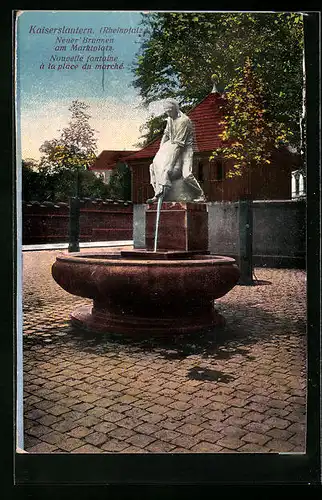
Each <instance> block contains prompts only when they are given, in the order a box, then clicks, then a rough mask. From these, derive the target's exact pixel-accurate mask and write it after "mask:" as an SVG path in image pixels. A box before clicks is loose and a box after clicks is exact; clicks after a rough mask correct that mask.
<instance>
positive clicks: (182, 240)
mask: <svg viewBox="0 0 322 500" xmlns="http://www.w3.org/2000/svg"><path fill="white" fill-rule="evenodd" d="M156 214H157V204H156V203H153V204H151V205H148V206H147V208H146V230H145V234H146V249H147V250H152V249H153V245H154V231H155V223H156ZM157 248H158V250H181V251H199V252H206V251H207V250H208V212H207V204H206V203H189V202H187V203H183V202H164V203H163V204H162V208H161V213H160V226H159V236H158V247H157Z"/></svg>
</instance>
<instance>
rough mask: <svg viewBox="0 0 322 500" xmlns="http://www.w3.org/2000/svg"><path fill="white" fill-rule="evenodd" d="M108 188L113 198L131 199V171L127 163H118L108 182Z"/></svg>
mask: <svg viewBox="0 0 322 500" xmlns="http://www.w3.org/2000/svg"><path fill="white" fill-rule="evenodd" d="M108 189H109V194H110V196H111V198H113V199H118V200H130V199H131V171H130V169H129V167H128V166H127V165H126V164H125V163H121V162H120V163H117V165H116V167H115V168H114V170H113V172H112V175H111V178H110V182H109V183H108Z"/></svg>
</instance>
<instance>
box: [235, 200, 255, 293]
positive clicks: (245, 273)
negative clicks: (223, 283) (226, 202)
mask: <svg viewBox="0 0 322 500" xmlns="http://www.w3.org/2000/svg"><path fill="white" fill-rule="evenodd" d="M238 219H239V270H240V278H239V284H240V285H253V284H254V281H253V204H252V201H251V200H240V201H239V206H238Z"/></svg>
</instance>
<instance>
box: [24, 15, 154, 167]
mask: <svg viewBox="0 0 322 500" xmlns="http://www.w3.org/2000/svg"><path fill="white" fill-rule="evenodd" d="M141 20H142V13H140V12H109V11H100V12H98V11H93V12H90V11H83V12H82V11H54V12H52V11H48V12H46V11H41V12H39V11H38V12H37V11H22V12H21V13H20V15H19V17H18V20H17V51H16V54H17V96H18V113H20V121H21V150H22V157H23V158H28V157H29V158H30V157H32V158H36V159H37V158H39V155H40V153H39V147H40V145H41V144H42V143H43V142H44V140H49V139H53V138H54V137H58V136H59V130H60V129H61V128H63V127H64V126H66V125H67V123H68V119H69V112H68V106H69V105H70V103H71V101H72V100H74V99H79V100H83V101H85V102H86V103H87V104H89V105H90V106H91V107H90V114H91V115H92V119H91V124H92V126H93V127H94V128H95V130H97V132H98V133H97V137H98V147H99V151H101V150H102V149H134V148H133V144H134V143H136V142H137V141H138V140H139V136H140V131H139V127H140V125H142V124H143V123H144V122H145V121H146V118H147V110H146V109H145V108H144V107H143V106H142V103H141V100H140V98H139V96H138V92H137V90H136V89H134V88H133V86H132V85H131V82H132V81H133V73H132V72H131V66H132V64H133V62H134V61H135V58H136V54H137V52H138V50H139V48H140V45H141V43H142V38H141V37H139V36H138V34H137V33H127V34H122V33H105V34H104V33H100V29H101V28H103V27H109V28H111V29H115V28H121V29H128V28H131V29H132V30H135V29H137V28H140V27H142V26H141V25H140V22H141ZM31 26H33V27H36V28H35V29H38V28H43V27H45V28H59V27H63V26H65V27H69V28H77V27H79V28H92V29H93V31H94V34H67V33H66V34H53V33H52V34H44V33H39V34H36V33H30V27H31ZM57 36H60V37H63V38H78V39H79V41H78V45H92V46H96V47H97V46H98V45H101V46H102V45H107V44H104V43H99V42H97V43H95V44H94V43H89V44H88V43H83V37H87V38H96V39H97V38H101V39H111V38H113V40H114V41H113V42H112V43H109V44H108V45H109V46H112V48H113V51H110V52H106V51H105V52H104V55H105V56H106V55H111V56H113V57H115V56H117V57H118V61H117V63H119V64H120V63H121V62H123V63H124V69H122V70H115V69H114V70H111V69H106V70H105V71H104V88H103V85H102V78H103V71H102V70H101V69H92V70H89V71H86V70H82V69H81V66H82V64H83V63H84V61H86V59H87V56H101V55H102V54H103V52H102V51H96V52H94V51H82V50H76V51H75V50H71V46H72V44H68V43H65V45H66V46H67V51H56V50H55V46H57V45H59V46H61V45H62V44H57V43H56V41H57ZM63 45H64V44H63ZM52 55H55V56H59V57H61V56H63V57H66V56H77V55H82V56H83V58H84V60H83V62H79V63H78V68H77V69H73V70H68V69H65V70H60V71H57V69H55V70H52V69H48V62H49V59H50V57H51V56H52ZM41 63H44V66H45V67H44V69H41V68H40V65H41ZM56 64H63V62H59V63H56ZM70 64H77V62H70ZM105 64H113V61H112V62H106V63H105Z"/></svg>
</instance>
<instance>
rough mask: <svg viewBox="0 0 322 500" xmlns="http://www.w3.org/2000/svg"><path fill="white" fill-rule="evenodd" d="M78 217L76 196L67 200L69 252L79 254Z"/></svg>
mask: <svg viewBox="0 0 322 500" xmlns="http://www.w3.org/2000/svg"><path fill="white" fill-rule="evenodd" d="M79 215H80V203H79V198H78V196H75V197H72V198H70V199H69V245H68V251H69V252H79Z"/></svg>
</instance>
